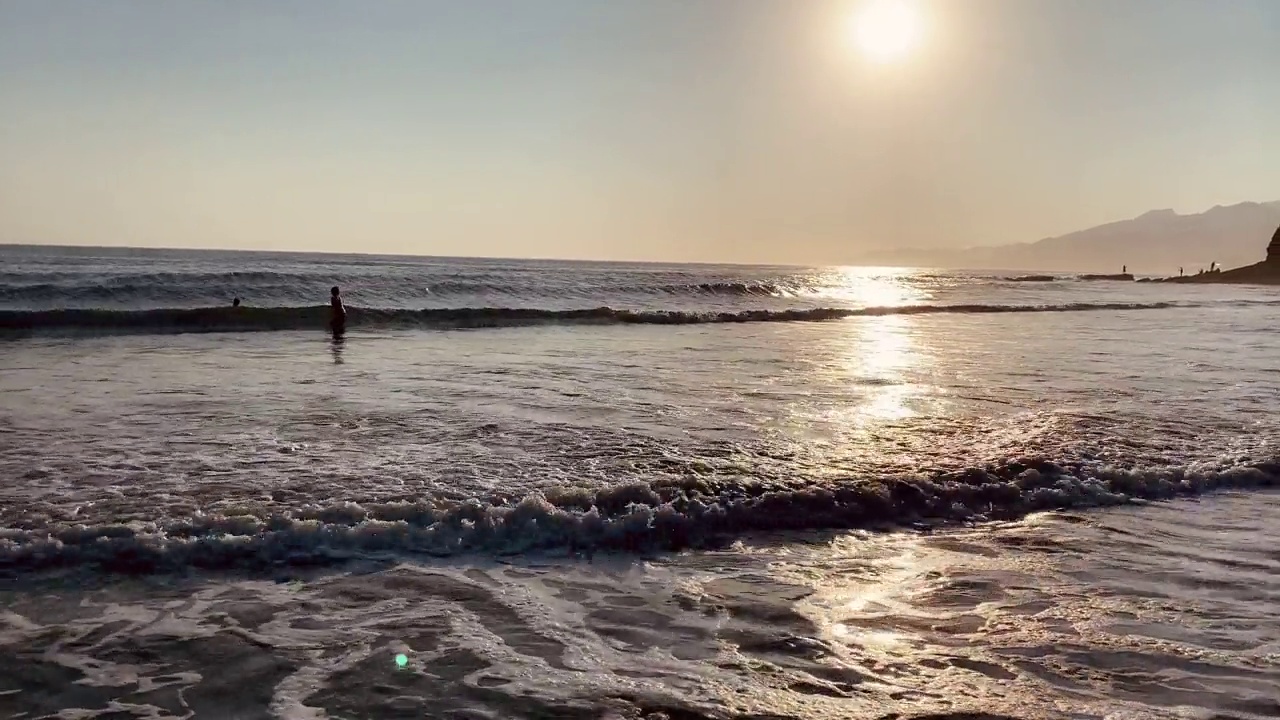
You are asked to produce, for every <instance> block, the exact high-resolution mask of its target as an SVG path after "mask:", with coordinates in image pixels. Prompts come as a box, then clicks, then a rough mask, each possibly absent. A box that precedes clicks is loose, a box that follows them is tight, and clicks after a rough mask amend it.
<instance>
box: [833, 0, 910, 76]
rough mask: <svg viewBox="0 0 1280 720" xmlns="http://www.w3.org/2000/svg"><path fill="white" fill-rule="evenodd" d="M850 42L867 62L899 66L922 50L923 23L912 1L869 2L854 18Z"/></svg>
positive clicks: (874, 0) (876, 0)
mask: <svg viewBox="0 0 1280 720" xmlns="http://www.w3.org/2000/svg"><path fill="white" fill-rule="evenodd" d="M850 32H851V39H852V40H853V44H854V46H855V47H857V49H858V51H859V52H861V53H862V54H863V55H864V56H865V57H866V58H867V59H869V60H872V61H874V62H878V63H894V62H900V61H902V60H904V59H906V58H907V57H909V56H910V55H911V54H912V53H914V52H915V50H916V49H917V48H918V47H919V46H920V43H921V41H922V40H923V37H924V22H923V19H922V18H921V17H920V10H919V8H918V7H917V5H916V4H915V2H913V0H867V1H866V2H865V3H864V4H863V6H862V7H861V8H859V9H858V12H856V13H855V14H854V16H853V19H852V23H851V25H850Z"/></svg>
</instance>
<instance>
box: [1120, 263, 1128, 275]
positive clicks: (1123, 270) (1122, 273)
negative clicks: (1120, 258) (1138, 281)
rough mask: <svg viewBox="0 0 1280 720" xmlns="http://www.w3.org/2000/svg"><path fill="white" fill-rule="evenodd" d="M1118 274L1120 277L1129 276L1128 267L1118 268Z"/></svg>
mask: <svg viewBox="0 0 1280 720" xmlns="http://www.w3.org/2000/svg"><path fill="white" fill-rule="evenodd" d="M1120 274H1121V275H1128V274H1129V266H1128V265H1121V266H1120Z"/></svg>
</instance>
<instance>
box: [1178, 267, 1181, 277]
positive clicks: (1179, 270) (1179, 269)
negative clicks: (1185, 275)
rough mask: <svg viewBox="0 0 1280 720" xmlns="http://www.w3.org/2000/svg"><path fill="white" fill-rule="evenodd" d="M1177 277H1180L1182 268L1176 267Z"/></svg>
mask: <svg viewBox="0 0 1280 720" xmlns="http://www.w3.org/2000/svg"><path fill="white" fill-rule="evenodd" d="M1178 277H1182V268H1178Z"/></svg>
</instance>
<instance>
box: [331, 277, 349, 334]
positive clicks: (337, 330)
mask: <svg viewBox="0 0 1280 720" xmlns="http://www.w3.org/2000/svg"><path fill="white" fill-rule="evenodd" d="M329 329H330V330H332V331H333V337H334V339H337V338H340V337H342V334H343V333H345V332H346V331H347V309H346V308H344V307H343V306H342V295H341V294H340V291H339V290H338V286H337V285H334V286H333V288H332V289H330V290H329Z"/></svg>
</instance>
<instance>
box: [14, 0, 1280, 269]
mask: <svg viewBox="0 0 1280 720" xmlns="http://www.w3.org/2000/svg"><path fill="white" fill-rule="evenodd" d="M904 1H905V2H909V3H914V5H916V6H917V7H916V16H917V17H918V20H919V22H918V24H917V25H916V26H915V27H914V30H915V31H916V33H917V34H916V37H918V42H917V43H916V44H915V45H914V47H913V49H911V50H910V51H908V52H905V53H903V55H902V56H901V57H898V58H896V59H891V60H883V59H878V58H876V57H873V56H871V55H870V54H869V53H868V52H866V51H865V50H864V49H863V48H862V47H861V46H860V45H859V43H858V42H857V37H858V36H859V35H858V31H857V30H855V29H854V28H855V26H856V23H857V20H856V18H859V17H861V16H860V15H859V13H860V12H861V11H862V8H861V7H860V6H861V5H862V3H861V2H859V0H365V1H358V0H344V1H341V2H339V1H337V0H273V1H267V0H203V1H198V0H191V1H189V2H168V1H166V0H151V1H145V2H144V1H142V0H113V1H111V2H90V1H88V0H0V242H22V243H60V244H62V243H65V244H90V245H142V246H169V247H225V248H254V249H296V250H325V251H359V252H389V253H412V254H435V255H497V256H508V257H511V256H514V257H578V258H600V259H646V260H706V261H727V262H796V263H807V262H835V263H838V262H841V261H845V260H848V259H850V258H851V257H854V256H856V255H857V253H859V252H860V251H863V250H868V249H875V248H885V247H895V246H924V247H934V246H968V245H977V244H997V243H1006V242H1023V241H1032V240H1036V239H1039V238H1041V237H1045V236H1049V235H1056V234H1060V233H1064V232H1069V231H1072V230H1076V229H1081V228H1084V227H1088V226H1091V225H1095V224H1098V223H1102V222H1107V221H1111V220H1117V219H1122V218H1126V217H1131V216H1134V215H1137V214H1140V213H1142V212H1144V211H1146V210H1150V209H1154V208H1175V209H1178V210H1179V211H1185V212H1198V211H1201V210H1203V209H1205V208H1208V207H1209V206H1212V205H1214V204H1219V203H1221V204H1230V203H1235V202H1239V201H1243V200H1274V199H1277V198H1278V197H1280V2H1277V0H904ZM863 31H865V27H863Z"/></svg>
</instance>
